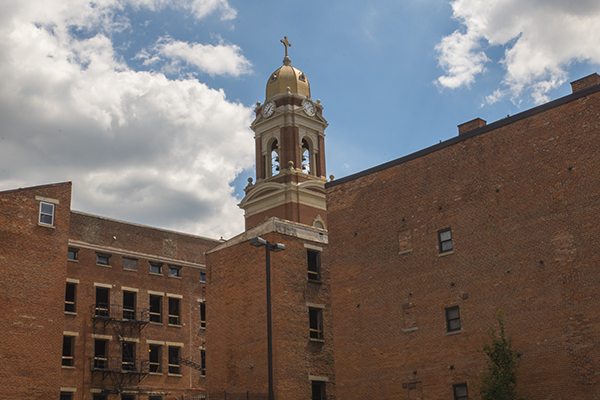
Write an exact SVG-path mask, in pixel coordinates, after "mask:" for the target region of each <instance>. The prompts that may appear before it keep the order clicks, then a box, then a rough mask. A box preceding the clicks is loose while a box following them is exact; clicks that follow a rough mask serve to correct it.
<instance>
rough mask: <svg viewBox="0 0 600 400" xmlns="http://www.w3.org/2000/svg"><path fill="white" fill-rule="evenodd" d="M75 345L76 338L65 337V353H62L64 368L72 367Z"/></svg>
mask: <svg viewBox="0 0 600 400" xmlns="http://www.w3.org/2000/svg"><path fill="white" fill-rule="evenodd" d="M74 344H75V338H74V337H73V336H63V351H62V365H63V366H64V367H72V366H73V365H74V361H73V352H74V351H73V350H74V348H73V346H74Z"/></svg>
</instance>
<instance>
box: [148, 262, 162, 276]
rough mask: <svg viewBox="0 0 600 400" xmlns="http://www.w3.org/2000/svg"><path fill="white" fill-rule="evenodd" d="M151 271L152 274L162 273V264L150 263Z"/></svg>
mask: <svg viewBox="0 0 600 400" xmlns="http://www.w3.org/2000/svg"><path fill="white" fill-rule="evenodd" d="M150 273H151V274H162V264H160V263H150Z"/></svg>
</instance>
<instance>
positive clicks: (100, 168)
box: [0, 0, 253, 238]
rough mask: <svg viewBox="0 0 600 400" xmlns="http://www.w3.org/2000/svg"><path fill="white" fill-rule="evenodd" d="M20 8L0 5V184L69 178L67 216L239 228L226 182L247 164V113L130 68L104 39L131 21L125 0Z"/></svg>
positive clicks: (186, 83)
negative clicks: (82, 34)
mask: <svg viewBox="0 0 600 400" xmlns="http://www.w3.org/2000/svg"><path fill="white" fill-rule="evenodd" d="M21 3H22V2H20V1H19V0H14V1H4V2H2V4H1V5H0V23H1V24H0V74H1V76H2V77H3V78H2V80H1V81H0V120H1V121H2V124H1V125H0V189H11V188H15V187H22V186H31V185H36V184H44V183H50V182H58V181H67V180H70V181H73V182H74V186H73V189H74V193H73V208H74V209H78V210H81V211H85V212H91V213H97V214H100V215H105V216H109V217H113V218H119V219H123V220H128V221H135V222H140V223H146V224H150V225H154V226H162V227H167V228H171V229H181V230H185V231H187V232H192V233H197V234H201V235H205V236H210V237H215V238H218V237H219V236H220V235H224V236H225V237H228V236H231V235H233V234H236V233H238V232H239V231H241V230H242V226H243V216H242V213H241V212H240V211H239V210H238V208H237V206H236V203H237V202H238V200H237V199H236V198H235V196H234V195H233V193H232V187H231V186H230V184H231V182H232V181H233V180H234V179H235V178H236V176H237V175H238V174H239V173H240V172H241V171H242V170H244V169H247V168H251V166H252V164H253V140H252V132H251V131H250V130H249V129H248V126H249V124H250V121H251V116H252V110H251V109H250V108H247V107H244V106H243V105H241V104H239V103H235V102H231V101H228V100H227V98H226V96H225V93H224V92H223V91H222V90H215V89H211V88H209V87H208V86H207V85H205V84H203V83H201V82H198V81H197V80H194V79H180V80H169V79H167V78H166V77H165V76H164V75H163V74H160V73H151V72H144V71H135V70H132V69H130V68H129V67H128V66H127V65H125V64H124V63H123V62H122V61H121V60H120V57H119V56H118V55H117V54H116V52H115V49H114V47H113V43H112V42H111V39H110V35H109V31H110V30H111V29H113V28H114V27H115V26H117V27H118V26H123V21H124V20H126V18H125V17H124V16H121V15H118V13H119V12H120V9H121V6H122V4H123V3H122V2H118V1H109V0H106V1H96V2H95V4H96V6H94V7H91V6H90V3H89V2H87V1H83V0H81V1H75V0H45V1H44V2H41V1H40V2H39V3H36V4H33V3H35V2H34V1H30V2H28V3H29V4H28V5H27V6H24V5H23V4H21ZM140 3H141V2H140ZM147 3H148V4H150V3H152V4H151V5H153V6H155V7H159V6H165V5H171V4H170V3H169V4H167V2H160V1H154V2H147ZM192 3H194V4H195V3H205V4H213V3H214V4H217V8H215V10H216V9H218V7H224V6H223V5H226V4H227V3H226V2H222V1H221V2H198V1H196V2H190V4H191V5H190V7H191V6H192V5H193V4H192ZM148 4H141V5H143V6H148ZM221 11H222V12H223V10H221ZM206 12H208V11H206ZM124 18H125V19H124ZM115 21H116V22H115ZM73 27H85V29H87V30H88V32H92V33H93V34H91V35H86V36H87V38H86V39H80V38H78V37H76V36H74V35H73V34H72V33H71V30H72V29H73ZM193 47H194V46H190V48H193ZM230 47H233V46H230ZM237 51H238V52H239V49H238V50H237ZM194 54H196V53H194ZM210 57H212V60H213V61H214V62H215V63H218V62H220V61H221V58H220V57H223V58H225V61H227V62H229V61H231V54H230V53H228V52H227V51H222V52H221V53H218V54H211V55H210ZM198 62H200V61H198Z"/></svg>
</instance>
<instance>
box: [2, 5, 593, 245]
mask: <svg viewBox="0 0 600 400" xmlns="http://www.w3.org/2000/svg"><path fill="white" fill-rule="evenodd" d="M284 36H287V37H288V40H289V41H290V42H291V43H292V46H291V47H290V48H289V56H290V58H291V61H292V65H293V66H295V67H296V68H299V69H300V70H302V71H303V72H304V73H305V75H306V76H307V78H308V80H309V82H310V85H311V95H312V98H313V100H315V101H316V100H317V99H320V100H321V102H322V105H323V106H324V110H323V115H324V117H325V118H326V119H327V120H328V122H329V127H328V128H327V130H326V145H325V146H326V156H327V175H328V176H329V175H330V174H333V175H334V176H335V177H338V178H341V177H344V176H347V175H350V174H353V173H356V172H360V171H362V170H365V169H367V168H370V167H373V166H375V165H379V164H382V163H384V162H387V161H390V160H393V159H396V158H399V157H402V156H404V155H407V154H410V153H413V152H415V151H418V150H420V149H423V148H426V147H429V146H431V145H433V144H436V143H439V142H440V141H444V140H447V139H450V138H452V137H454V136H456V135H457V134H458V130H457V125H459V124H461V123H463V122H467V121H470V120H472V119H474V118H478V117H479V118H483V119H484V120H486V121H487V122H488V123H491V122H494V121H496V120H499V119H502V118H504V117H506V116H507V115H514V114H517V113H519V112H521V111H524V110H527V109H529V108H532V107H534V106H536V105H539V104H542V103H544V102H547V101H549V100H553V99H556V98H559V97H562V96H565V95H567V94H569V93H571V89H570V85H569V82H571V81H574V80H577V79H579V78H582V77H584V76H587V75H589V74H591V73H594V72H597V71H598V72H600V46H598V43H600V2H598V1H597V0H570V1H566V0H403V1H398V0H396V1H393V0H371V1H369V2H365V1H356V0H328V1H313V0H304V1H302V2H298V1H289V0H280V1H278V2H270V1H264V0H255V1H247V0H245V1H244V0H96V1H85V0H3V1H2V2H0V76H2V79H0V190H8V189H14V188H19V187H28V186H35V185H42V184H47V183H55V182H64V181H72V182H73V199H72V208H73V209H75V210H78V211H83V212H87V213H91V214H96V215H101V216H105V217H109V218H115V219H120V220H124V221H130V222H135V223H141V224H145V225H150V226H155V227H161V228H167V229H173V230H178V231H183V232H188V233H192V234H197V235H201V236H206V237H210V238H219V237H221V236H223V237H224V238H229V237H232V236H234V235H236V234H238V233H240V232H241V231H242V230H243V212H242V211H241V210H240V209H239V208H238V207H237V204H238V203H239V201H240V200H241V199H242V197H243V195H244V191H243V188H244V187H245V186H246V184H247V179H248V178H249V177H253V178H254V177H255V173H254V144H253V132H252V131H251V130H250V128H249V126H250V124H251V122H252V119H253V109H254V107H255V104H256V102H257V101H260V102H261V103H262V102H264V100H265V98H264V97H265V87H266V82H267V79H268V77H269V76H270V74H271V73H272V72H273V71H274V70H276V69H277V68H279V67H280V66H281V65H282V60H283V56H284V46H283V45H282V44H281V43H280V40H281V39H283V37H284Z"/></svg>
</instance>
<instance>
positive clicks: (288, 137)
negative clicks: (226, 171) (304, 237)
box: [239, 36, 327, 229]
mask: <svg viewBox="0 0 600 400" xmlns="http://www.w3.org/2000/svg"><path fill="white" fill-rule="evenodd" d="M281 42H282V43H283V44H284V46H285V57H284V59H283V66H281V67H280V68H279V69H277V70H276V71H275V72H273V73H272V74H271V76H270V77H269V80H268V81H267V90H266V97H265V101H264V104H260V102H259V103H257V106H256V109H255V110H254V111H255V114H256V118H255V119H254V121H253V122H252V125H251V128H252V130H253V131H254V133H255V135H254V140H255V148H256V182H255V183H253V182H252V178H250V179H248V182H249V183H248V186H247V187H246V189H245V191H246V196H245V197H244V199H243V200H242V201H241V202H240V204H239V206H240V207H241V208H242V209H243V210H244V212H245V219H246V229H250V228H252V227H254V226H256V225H258V224H260V223H261V222H263V221H264V220H265V219H267V218H270V217H277V218H280V219H285V220H288V221H293V222H299V223H302V224H305V225H310V226H314V227H317V228H321V229H326V227H327V220H326V219H327V212H326V202H325V183H326V181H327V179H326V175H325V128H327V121H326V120H325V118H323V106H322V105H321V101H320V100H317V101H316V102H313V100H312V98H311V96H310V84H309V83H308V78H307V77H306V75H304V73H303V72H302V71H300V70H299V69H297V68H295V67H293V66H292V65H291V61H290V58H289V56H288V47H290V46H291V44H290V43H289V42H288V40H287V36H286V37H285V39H284V40H281Z"/></svg>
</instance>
